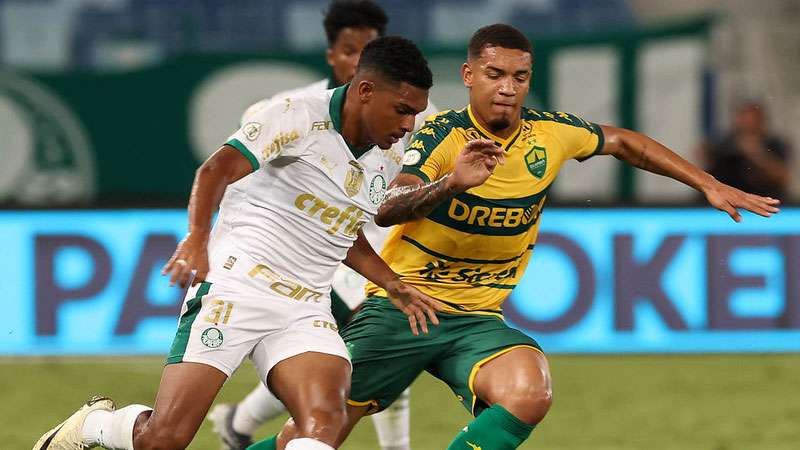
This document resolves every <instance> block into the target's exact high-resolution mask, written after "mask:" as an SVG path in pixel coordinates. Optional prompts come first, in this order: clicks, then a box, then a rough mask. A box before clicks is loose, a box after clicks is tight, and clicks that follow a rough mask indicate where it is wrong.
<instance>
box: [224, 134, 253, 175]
mask: <svg viewBox="0 0 800 450" xmlns="http://www.w3.org/2000/svg"><path fill="white" fill-rule="evenodd" d="M225 144H226V145H230V146H231V147H233V148H235V149H236V150H239V151H240V152H241V153H242V154H243V155H244V156H245V157H246V158H247V160H248V161H250V165H251V166H253V171H256V170H258V168H259V167H261V164H260V163H259V162H258V158H256V156H255V155H254V154H253V153H252V152H251V151H250V150H248V149H247V147H245V146H244V144H242V143H241V142H239V140H238V139H231V140H229V141H228V142H226V143H225Z"/></svg>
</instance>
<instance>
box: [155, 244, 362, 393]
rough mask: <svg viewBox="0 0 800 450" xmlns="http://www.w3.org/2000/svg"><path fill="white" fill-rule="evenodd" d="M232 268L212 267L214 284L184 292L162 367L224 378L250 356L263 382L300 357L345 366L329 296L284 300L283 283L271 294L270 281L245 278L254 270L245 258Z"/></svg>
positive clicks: (344, 351)
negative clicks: (213, 372)
mask: <svg viewBox="0 0 800 450" xmlns="http://www.w3.org/2000/svg"><path fill="white" fill-rule="evenodd" d="M236 265H237V266H239V267H236V268H234V270H230V272H228V273H225V274H224V275H222V276H221V275H220V272H218V271H216V270H215V269H216V268H215V267H213V265H212V271H216V273H217V276H214V277H209V279H213V280H214V282H210V283H201V284H199V285H197V286H195V287H193V288H191V289H189V291H188V293H187V294H186V299H185V301H184V304H183V307H182V308H181V315H180V319H179V322H178V331H177V332H176V334H175V339H174V341H173V343H172V348H171V349H170V353H169V356H168V358H167V364H171V363H177V362H197V363H203V364H207V365H210V366H212V367H215V368H217V369H219V370H221V371H222V372H224V373H225V374H227V375H228V376H230V375H231V374H232V373H233V372H234V371H235V370H236V369H237V368H238V367H239V365H241V364H242V362H243V361H244V359H245V358H247V357H250V358H251V359H252V360H253V362H254V363H255V365H256V369H257V370H258V373H259V376H260V377H261V380H262V381H264V382H265V383H266V380H267V375H268V374H269V371H270V370H271V369H272V368H273V367H275V365H276V364H278V363H279V362H281V361H283V360H284V359H287V358H291V357H292V356H296V355H299V354H301V353H305V352H319V353H326V354H331V355H335V356H340V357H342V358H344V359H345V360H347V361H348V363H349V361H350V358H349V355H348V352H347V349H346V347H345V345H344V342H343V341H342V338H341V337H340V336H339V333H338V329H337V327H336V321H335V320H334V318H333V315H332V314H331V304H330V296H329V295H327V294H319V295H317V294H316V293H313V292H312V293H311V295H310V294H309V291H303V292H302V293H301V295H295V297H290V295H291V294H292V292H293V291H292V290H291V289H289V288H287V287H286V286H287V284H280V285H278V286H277V287H276V288H275V289H272V287H274V286H276V284H278V283H275V282H274V281H275V279H274V278H273V279H265V277H263V276H261V275H256V276H250V275H248V273H249V272H250V271H251V270H252V267H255V264H254V263H252V261H250V260H249V258H246V257H242V256H238V257H237V260H236ZM251 266H252V267H251ZM273 274H274V272H273ZM295 291H296V290H295ZM296 292H299V291H296Z"/></svg>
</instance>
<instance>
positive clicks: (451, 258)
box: [400, 235, 534, 264]
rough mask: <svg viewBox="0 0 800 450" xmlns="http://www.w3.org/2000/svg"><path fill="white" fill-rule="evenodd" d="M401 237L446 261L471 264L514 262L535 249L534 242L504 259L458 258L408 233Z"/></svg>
mask: <svg viewBox="0 0 800 450" xmlns="http://www.w3.org/2000/svg"><path fill="white" fill-rule="evenodd" d="M400 239H401V240H403V241H406V242H408V243H409V244H411V245H413V246H414V247H417V248H418V249H419V250H420V251H422V252H424V253H427V254H429V255H431V256H434V257H436V258H439V259H443V260H445V261H450V262H465V263H469V264H508V263H510V262H514V261H516V260H518V259H520V258H522V257H523V256H525V253H528V252H529V251H531V250H533V246H534V245H533V244H530V245H528V248H527V249H526V250H525V251H524V252H522V253H520V254H519V255H517V256H514V257H511V258H504V259H472V258H456V257H454V256H449V255H445V254H444V253H439V252H437V251H435V250H431V249H429V248H428V247H425V246H424V245H422V244H420V243H419V242H417V241H415V240H414V239H411V238H410V237H408V236H406V235H403V236H402V237H401V238H400Z"/></svg>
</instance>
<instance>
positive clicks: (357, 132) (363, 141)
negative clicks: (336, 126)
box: [341, 89, 373, 149]
mask: <svg viewBox="0 0 800 450" xmlns="http://www.w3.org/2000/svg"><path fill="white" fill-rule="evenodd" d="M359 106H360V103H359V101H358V93H357V92H356V91H354V90H350V89H348V90H347V92H346V93H345V99H344V103H343V105H342V131H341V134H342V138H344V141H345V142H346V143H347V145H349V146H350V148H357V149H364V148H366V147H371V146H372V145H373V143H372V142H369V140H368V138H367V135H366V133H365V132H364V127H363V126H361V118H360V116H359V114H358V108H359Z"/></svg>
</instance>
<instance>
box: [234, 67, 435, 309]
mask: <svg viewBox="0 0 800 450" xmlns="http://www.w3.org/2000/svg"><path fill="white" fill-rule="evenodd" d="M329 86H330V80H329V79H328V78H325V79H323V80H320V81H317V82H315V83H312V84H309V85H307V86H304V87H301V88H297V89H291V90H287V91H283V92H279V93H277V94H275V95H273V96H272V97H269V98H265V99H263V100H260V101H258V102H256V103H254V104H252V105H251V106H250V107H248V108H247V109H246V110H245V112H244V113H243V114H242V117H241V121H240V124H241V125H244V124H246V123H248V122H251V121H252V118H253V117H254V115H255V114H257V113H258V112H259V111H261V110H263V109H264V108H265V107H267V106H268V105H270V104H271V103H273V102H278V103H280V102H285V101H286V99H287V98H292V97H297V96H307V95H319V94H321V93H323V92H325V91H326V90H327V89H328V87H329ZM436 112H437V110H436V107H435V106H434V105H433V103H432V102H430V101H429V102H428V107H427V108H426V109H425V111H423V112H421V113H419V114H417V117H416V118H415V121H414V132H416V131H417V130H419V129H420V128H421V127H422V125H423V124H424V123H425V119H426V118H427V117H429V116H431V115H433V114H435V113H436ZM412 134H413V132H412V133H407V134H406V135H405V136H403V139H401V140H400V142H398V143H396V144H394V145H393V146H392V148H391V150H388V151H387V152H386V153H387V156H389V157H390V158H393V159H394V161H393V162H394V163H396V164H398V165H401V164H402V162H399V161H398V160H397V158H398V157H400V158H401V160H402V155H403V153H404V152H405V148H406V146H407V145H408V143H409V140H410V139H411V136H412ZM392 178H393V176H392ZM387 182H391V178H390V179H387ZM238 184H239V183H234V184H233V185H231V186H230V187H229V188H228V189H229V190H232V191H236V190H238V189H239V186H238ZM226 195H227V193H226ZM390 230H391V228H388V227H386V228H383V227H379V226H377V225H375V222H374V221H369V222H368V223H367V224H365V225H364V227H363V228H362V231H363V232H364V236H365V237H366V238H367V241H369V243H370V245H371V246H372V248H373V249H375V251H376V252H377V253H380V252H381V249H382V248H383V243H384V242H385V241H386V238H387V236H388V235H389V231H390ZM366 284H367V280H366V279H365V278H364V277H363V276H361V274H359V273H357V272H355V271H354V270H352V269H350V268H349V267H347V266H344V265H343V266H342V267H340V268H339V270H338V271H336V274H335V278H334V282H333V286H334V288H335V289H336V293H337V294H338V295H339V297H340V298H341V299H342V300H344V302H345V303H346V304H347V305H348V306H349V307H350V308H351V309H353V308H355V307H356V306H357V305H358V304H360V303H361V302H362V301H363V299H364V291H365V287H366Z"/></svg>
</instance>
